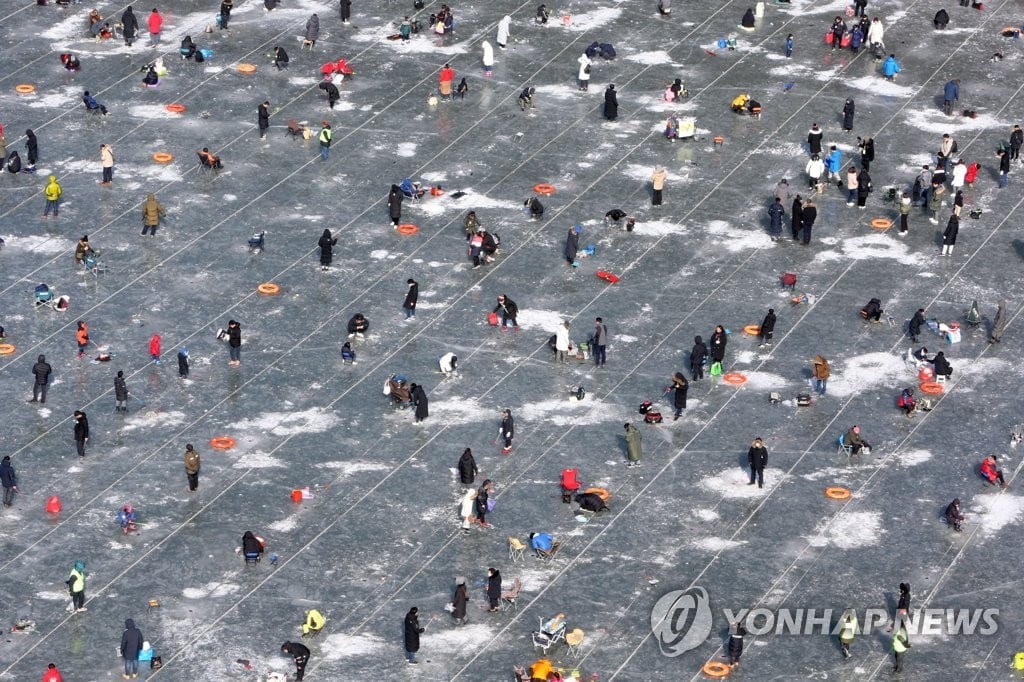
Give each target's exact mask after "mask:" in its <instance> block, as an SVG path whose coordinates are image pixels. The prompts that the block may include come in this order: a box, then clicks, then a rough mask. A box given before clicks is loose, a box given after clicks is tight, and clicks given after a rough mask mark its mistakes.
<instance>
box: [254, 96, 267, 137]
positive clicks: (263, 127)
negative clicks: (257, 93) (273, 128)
mask: <svg viewBox="0 0 1024 682" xmlns="http://www.w3.org/2000/svg"><path fill="white" fill-rule="evenodd" d="M256 124H257V125H258V126H259V129H260V139H261V140H263V139H266V137H267V130H268V129H269V128H270V102H268V101H264V102H263V103H262V104H260V105H259V106H258V107H257V108H256Z"/></svg>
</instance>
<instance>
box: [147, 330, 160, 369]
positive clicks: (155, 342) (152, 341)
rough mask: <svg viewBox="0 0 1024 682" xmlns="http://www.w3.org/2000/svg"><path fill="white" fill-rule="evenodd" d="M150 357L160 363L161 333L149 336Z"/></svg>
mask: <svg viewBox="0 0 1024 682" xmlns="http://www.w3.org/2000/svg"><path fill="white" fill-rule="evenodd" d="M149 357H151V358H153V362H155V363H156V364H158V365H159V364H160V335H159V334H153V336H151V337H149Z"/></svg>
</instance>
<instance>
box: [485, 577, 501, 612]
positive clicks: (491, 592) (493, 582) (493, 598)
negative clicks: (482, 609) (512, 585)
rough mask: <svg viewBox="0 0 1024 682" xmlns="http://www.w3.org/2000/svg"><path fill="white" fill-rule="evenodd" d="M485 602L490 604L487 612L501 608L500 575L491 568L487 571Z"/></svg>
mask: <svg viewBox="0 0 1024 682" xmlns="http://www.w3.org/2000/svg"><path fill="white" fill-rule="evenodd" d="M487 601H488V602H490V608H489V609H488V611H491V612H494V611H497V610H499V609H500V608H501V573H500V572H499V571H498V569H496V568H494V567H493V566H492V567H490V568H488V569H487Z"/></svg>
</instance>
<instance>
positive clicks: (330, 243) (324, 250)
mask: <svg viewBox="0 0 1024 682" xmlns="http://www.w3.org/2000/svg"><path fill="white" fill-rule="evenodd" d="M337 243H338V238H337V237H332V236H331V231H330V230H327V229H325V230H324V231H323V234H321V235H320V240H319V241H317V243H316V244H317V246H319V247H320V270H321V271H323V272H327V269H328V268H329V267H331V259H332V258H333V256H334V245H335V244H337Z"/></svg>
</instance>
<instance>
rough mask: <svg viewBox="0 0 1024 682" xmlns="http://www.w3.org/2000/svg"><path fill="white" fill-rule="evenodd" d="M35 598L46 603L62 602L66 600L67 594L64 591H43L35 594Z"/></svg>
mask: <svg viewBox="0 0 1024 682" xmlns="http://www.w3.org/2000/svg"><path fill="white" fill-rule="evenodd" d="M36 597H37V598H38V599H45V600H46V601H64V600H65V599H67V598H68V593H67V591H66V590H65V591H60V590H43V591H42V592H36Z"/></svg>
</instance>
